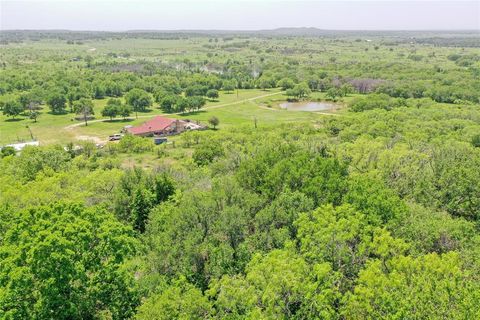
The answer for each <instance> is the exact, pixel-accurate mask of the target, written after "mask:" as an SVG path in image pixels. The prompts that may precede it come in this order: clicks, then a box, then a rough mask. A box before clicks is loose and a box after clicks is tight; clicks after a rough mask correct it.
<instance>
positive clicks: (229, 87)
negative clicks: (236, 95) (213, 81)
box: [223, 80, 236, 92]
mask: <svg viewBox="0 0 480 320" xmlns="http://www.w3.org/2000/svg"><path fill="white" fill-rule="evenodd" d="M235 87H236V83H235V81H234V80H232V81H224V82H223V90H225V91H227V92H231V91H233V90H235Z"/></svg>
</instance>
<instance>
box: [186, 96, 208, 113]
mask: <svg viewBox="0 0 480 320" xmlns="http://www.w3.org/2000/svg"><path fill="white" fill-rule="evenodd" d="M187 100H188V107H189V111H190V112H191V111H192V110H193V111H199V110H200V109H201V108H202V107H203V106H204V105H205V103H206V101H205V99H204V98H203V97H200V96H193V97H188V98H187Z"/></svg>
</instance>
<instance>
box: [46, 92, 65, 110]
mask: <svg viewBox="0 0 480 320" xmlns="http://www.w3.org/2000/svg"><path fill="white" fill-rule="evenodd" d="M66 101H67V99H66V98H65V95H63V94H61V93H57V92H53V93H50V94H49V95H48V96H47V105H48V106H49V107H50V109H51V110H52V113H54V114H60V113H63V112H65V103H66Z"/></svg>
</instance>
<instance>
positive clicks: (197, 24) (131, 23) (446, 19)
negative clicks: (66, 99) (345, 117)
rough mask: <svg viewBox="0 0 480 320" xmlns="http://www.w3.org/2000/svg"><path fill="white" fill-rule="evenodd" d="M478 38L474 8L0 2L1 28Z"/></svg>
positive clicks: (479, 4)
mask: <svg viewBox="0 0 480 320" xmlns="http://www.w3.org/2000/svg"><path fill="white" fill-rule="evenodd" d="M279 27H316V28H321V29H335V30H359V29H360V30H434V29H442V30H448V29H450V30H451V29H477V30H480V1H431V0H423V1H391V0H390V1H387V0H384V1H362V0H356V1H304V0H290V1H275V0H256V1H253V0H207V1H203V0H197V1H193V0H189V1H188V0H180V1H162V0H157V1H152V0H150V1H149V0H137V1H133V0H132V1H126V0H117V1H112V0H110V1H107V0H96V1H93V0H69V1H66V0H56V1H55V0H47V1H42V0H39V1H32V0H30V1H20V0H17V1H12V0H0V28H1V29H3V30H6V29H70V30H108V31H123V30H134V29H137V30H138V29H142V30H147V29H148V30H178V29H217V30H219V29H222V30H258V29H274V28H279Z"/></svg>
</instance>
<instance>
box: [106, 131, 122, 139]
mask: <svg viewBox="0 0 480 320" xmlns="http://www.w3.org/2000/svg"><path fill="white" fill-rule="evenodd" d="M122 137H123V134H121V133H115V134H113V135H111V136H109V137H108V140H109V141H116V140H120V139H122Z"/></svg>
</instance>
